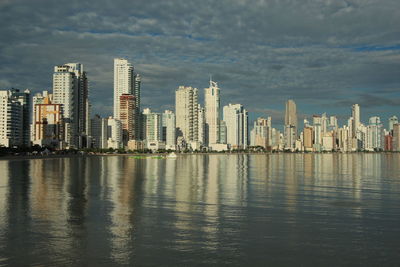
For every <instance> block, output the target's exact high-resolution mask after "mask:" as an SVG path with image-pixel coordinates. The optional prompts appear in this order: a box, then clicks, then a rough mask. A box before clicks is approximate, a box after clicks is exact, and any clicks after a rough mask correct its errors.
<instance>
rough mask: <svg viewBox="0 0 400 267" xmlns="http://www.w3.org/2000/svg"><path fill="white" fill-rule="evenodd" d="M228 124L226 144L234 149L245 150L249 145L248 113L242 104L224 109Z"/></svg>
mask: <svg viewBox="0 0 400 267" xmlns="http://www.w3.org/2000/svg"><path fill="white" fill-rule="evenodd" d="M223 118H224V122H225V124H226V142H227V144H228V145H230V146H231V148H233V149H245V148H247V145H248V112H247V111H246V109H244V107H243V106H242V105H241V104H229V105H227V106H224V108H223Z"/></svg>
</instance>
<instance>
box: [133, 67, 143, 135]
mask: <svg viewBox="0 0 400 267" xmlns="http://www.w3.org/2000/svg"><path fill="white" fill-rule="evenodd" d="M141 85H142V78H141V76H140V75H139V74H137V73H135V74H134V82H133V95H134V96H135V101H136V102H135V139H136V140H141V139H142V136H141V132H142V130H141V125H142V123H141V121H140V119H141V116H140V113H141V112H140V111H141V107H140V90H141Z"/></svg>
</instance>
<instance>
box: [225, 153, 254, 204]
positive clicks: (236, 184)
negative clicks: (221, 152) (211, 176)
mask: <svg viewBox="0 0 400 267" xmlns="http://www.w3.org/2000/svg"><path fill="white" fill-rule="evenodd" d="M248 161H249V156H248V155H247V154H237V155H229V156H228V157H227V158H226V168H225V170H226V175H221V178H220V180H221V187H220V188H221V189H220V191H221V197H222V200H223V201H222V203H221V204H223V205H234V206H246V205H247V190H248V185H247V183H248V168H249V167H248V166H249V162H248Z"/></svg>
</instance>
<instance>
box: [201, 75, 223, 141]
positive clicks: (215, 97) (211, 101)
mask: <svg viewBox="0 0 400 267" xmlns="http://www.w3.org/2000/svg"><path fill="white" fill-rule="evenodd" d="M219 91H220V89H219V88H218V84H217V83H216V82H213V81H211V80H210V87H208V88H205V89H204V108H205V143H206V144H207V145H209V144H217V143H219V135H220V134H219V131H220V98H219Z"/></svg>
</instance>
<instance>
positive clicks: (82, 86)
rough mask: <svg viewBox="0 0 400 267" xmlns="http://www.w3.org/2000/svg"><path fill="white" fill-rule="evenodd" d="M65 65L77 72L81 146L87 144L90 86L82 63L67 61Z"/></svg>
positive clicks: (77, 108)
mask: <svg viewBox="0 0 400 267" xmlns="http://www.w3.org/2000/svg"><path fill="white" fill-rule="evenodd" d="M65 66H68V67H69V68H70V71H71V72H73V73H74V74H75V79H76V85H77V96H76V99H77V102H76V103H74V104H75V105H76V114H77V117H76V119H77V121H76V123H77V124H76V127H77V134H78V135H79V138H80V139H79V147H85V146H86V144H85V143H86V138H87V135H88V130H89V129H88V121H90V117H88V115H89V107H90V105H89V88H88V79H87V75H86V71H84V70H83V65H82V64H80V63H67V64H65Z"/></svg>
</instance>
